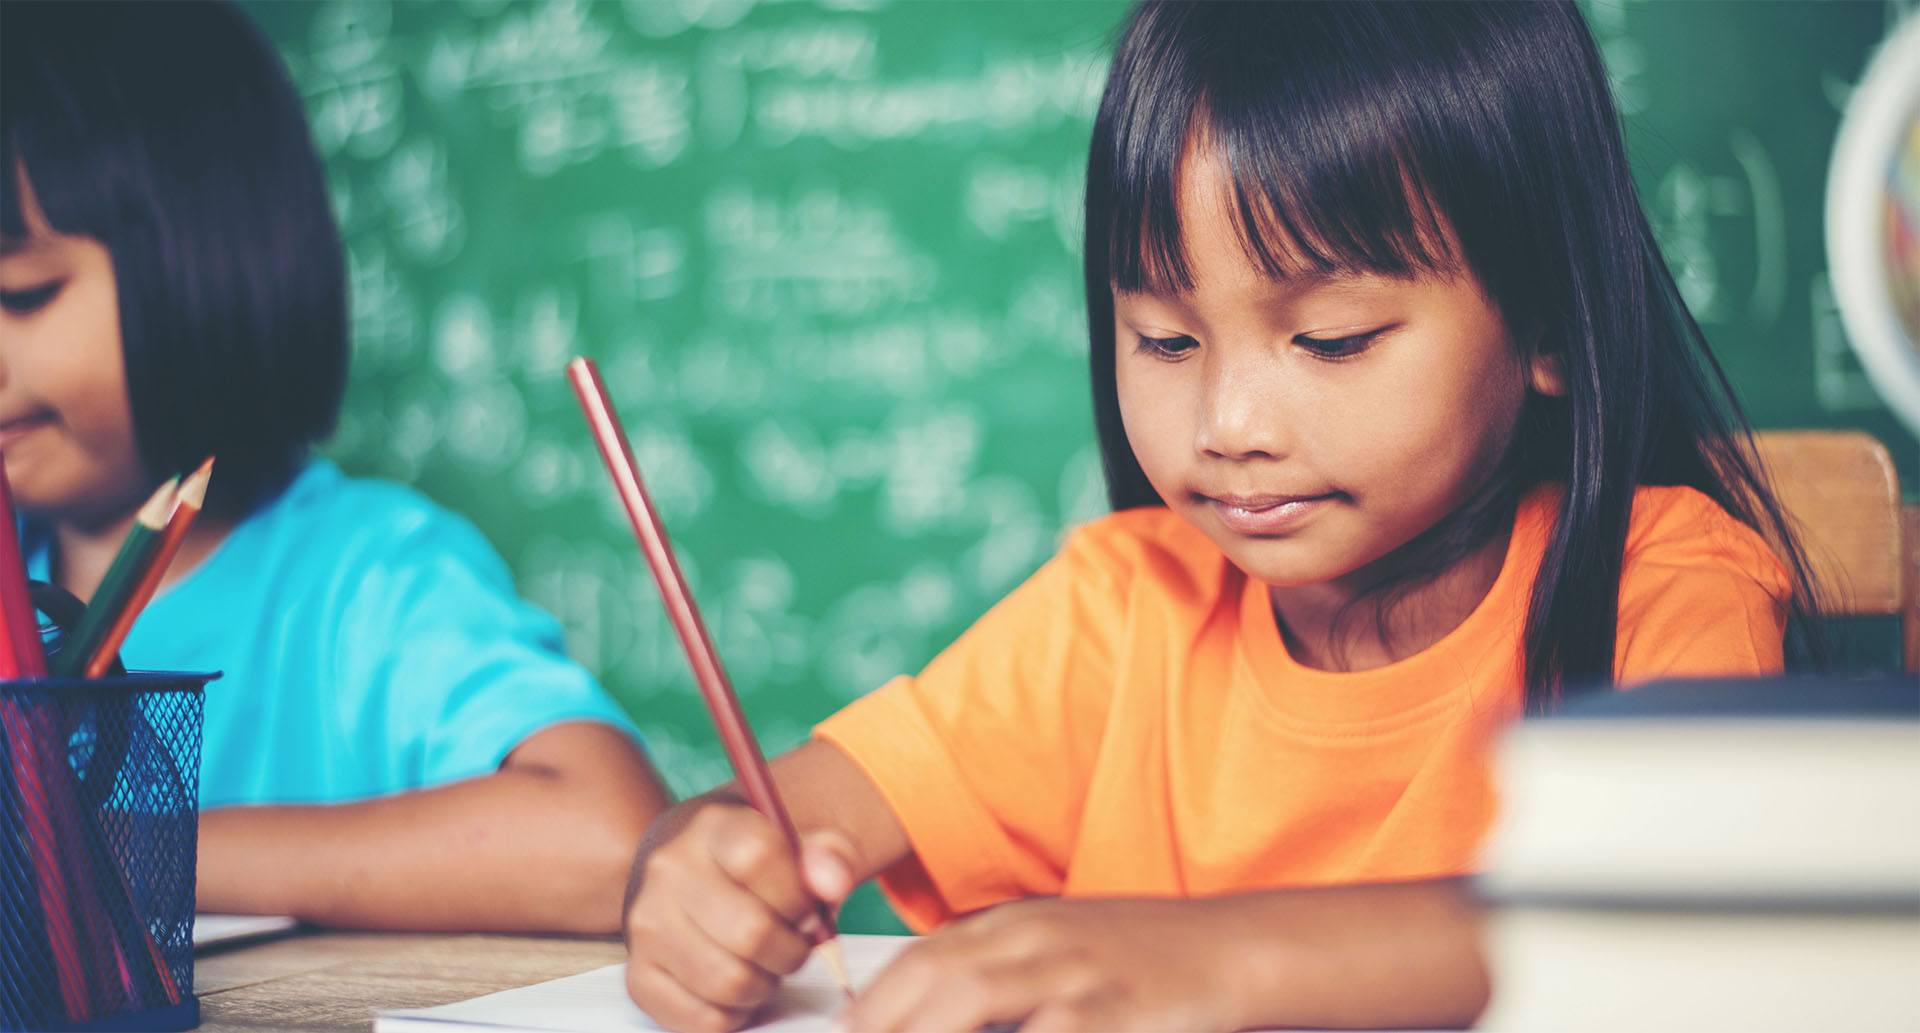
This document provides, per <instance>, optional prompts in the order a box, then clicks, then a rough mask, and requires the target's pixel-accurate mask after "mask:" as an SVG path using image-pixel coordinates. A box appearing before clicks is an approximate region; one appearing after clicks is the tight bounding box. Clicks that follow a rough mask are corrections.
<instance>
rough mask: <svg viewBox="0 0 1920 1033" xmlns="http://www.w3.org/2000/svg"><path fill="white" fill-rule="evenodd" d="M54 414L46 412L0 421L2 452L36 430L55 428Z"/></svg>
mask: <svg viewBox="0 0 1920 1033" xmlns="http://www.w3.org/2000/svg"><path fill="white" fill-rule="evenodd" d="M53 422H54V417H53V413H51V412H48V411H46V410H41V411H40V412H35V413H28V414H27V415H25V416H16V417H14V418H12V419H9V420H0V450H4V449H8V448H11V447H13V445H14V444H15V443H16V442H18V441H19V440H20V439H21V438H24V437H26V436H27V435H29V434H32V433H33V432H34V431H36V430H41V429H43V428H46V427H51V426H53Z"/></svg>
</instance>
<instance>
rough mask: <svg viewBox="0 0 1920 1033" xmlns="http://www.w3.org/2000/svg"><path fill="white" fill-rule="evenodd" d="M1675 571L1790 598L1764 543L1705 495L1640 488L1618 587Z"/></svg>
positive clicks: (1780, 568)
mask: <svg viewBox="0 0 1920 1033" xmlns="http://www.w3.org/2000/svg"><path fill="white" fill-rule="evenodd" d="M1679 570H1686V571H1692V572H1696V573H1702V574H1705V573H1713V574H1716V575H1718V576H1723V577H1732V578H1735V579H1739V580H1743V581H1751V582H1755V583H1757V584H1759V585H1760V586H1761V587H1763V588H1764V589H1766V590H1767V593H1768V594H1770V595H1773V596H1774V597H1776V598H1780V599H1785V598H1787V597H1788V596H1790V595H1791V594H1792V584H1793V582H1792V579H1791V578H1790V577H1789V576H1788V574H1787V568H1786V566H1785V564H1783V563H1781V561H1780V558H1779V556H1778V555H1777V554H1775V552H1774V551H1773V549H1772V548H1770V547H1769V546H1768V544H1767V541H1766V539H1765V538H1764V537H1762V536H1761V534H1760V532H1758V531H1756V530H1754V529H1753V528H1751V527H1749V526H1747V525H1746V524H1745V523H1742V522H1741V521H1740V520H1739V518H1737V517H1735V516H1734V515H1733V514H1731V513H1729V512H1727V511H1726V510H1725V509H1723V508H1721V506H1720V504H1719V503H1718V502H1715V501H1714V500H1713V499H1712V498H1710V497H1708V496H1707V495H1706V493H1704V492H1702V491H1700V490H1699V489H1697V488H1691V487H1687V486H1684V485H1645V486H1642V487H1640V488H1639V489H1637V490H1636V491H1635V492H1634V495H1633V515H1632V517H1631V519H1630V520H1629V522H1628V525H1627V542H1626V551H1625V554H1624V556H1623V557H1622V566H1621V578H1622V582H1623V585H1624V583H1625V582H1627V581H1629V580H1632V579H1633V578H1634V577H1635V576H1636V575H1639V576H1640V577H1643V578H1644V577H1647V576H1649V575H1653V574H1656V573H1659V574H1662V575H1665V574H1671V573H1673V572H1675V571H1679Z"/></svg>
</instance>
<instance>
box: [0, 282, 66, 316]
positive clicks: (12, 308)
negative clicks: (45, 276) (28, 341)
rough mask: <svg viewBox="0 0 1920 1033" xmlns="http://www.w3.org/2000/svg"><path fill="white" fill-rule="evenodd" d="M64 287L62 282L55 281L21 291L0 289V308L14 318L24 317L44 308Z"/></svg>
mask: <svg viewBox="0 0 1920 1033" xmlns="http://www.w3.org/2000/svg"><path fill="white" fill-rule="evenodd" d="M64 286H66V284H65V283H64V282H62V281H59V280H55V281H54V282H52V283H43V284H41V285H40V286H38V287H28V288H25V289H23V290H7V289H4V288H0V308H4V309H6V310H7V311H8V312H11V313H13V314H14V315H16V316H24V315H26V314H28V313H30V312H35V311H38V310H40V309H42V308H45V307H46V305H47V303H48V302H50V301H52V300H53V299H54V296H55V295H57V294H59V293H60V288H62V287H64Z"/></svg>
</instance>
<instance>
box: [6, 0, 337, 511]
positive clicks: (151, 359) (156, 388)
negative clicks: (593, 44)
mask: <svg viewBox="0 0 1920 1033" xmlns="http://www.w3.org/2000/svg"><path fill="white" fill-rule="evenodd" d="M23 175H24V176H25V177H26V185H28V186H30V187H31V188H32V191H33V196H34V199H35V200H36V201H38V203H39V206H40V209H41V211H42V212H44V213H45V215H46V219H47V222H48V223H49V224H50V225H51V226H52V227H53V229H54V230H55V231H56V232H59V233H63V234H68V235H73V236H84V237H91V238H93V239H95V240H98V241H100V242H101V244H103V245H104V246H105V247H106V249H107V251H108V253H109V254H110V255H111V256H112V259H113V272H114V279H115V286H116V289H117V291H118V296H119V304H120V332H121V342H122V343H121V346H122V350H123V352H124V354H125V358H126V366H127V393H128V402H129V404H130V405H131V407H132V411H133V426H134V437H135V439H136V441H137V443H138V446H139V451H140V458H141V462H142V463H143V465H145V467H146V468H147V472H148V473H149V474H150V475H152V476H153V477H155V478H159V477H164V476H166V475H168V474H171V473H175V472H178V471H181V470H185V469H190V468H192V467H193V466H194V465H196V464H198V463H199V462H200V460H201V459H203V458H205V457H206V456H209V455H213V456H217V457H218V460H219V463H218V467H217V469H216V471H215V476H214V479H213V490H212V493H211V494H210V495H209V498H208V505H209V508H210V509H213V510H216V511H227V512H229V513H232V514H234V515H238V514H239V513H241V512H244V511H245V510H246V509H247V508H249V507H250V506H252V505H253V504H255V503H257V502H258V501H260V500H261V499H263V498H265V497H267V496H269V495H271V494H272V493H273V492H274V491H276V490H277V489H278V488H280V487H281V486H282V485H284V484H285V483H286V482H287V481H288V479H290V478H291V477H292V475H293V474H294V473H295V472H296V471H297V470H298V468H299V465H300V463H301V462H302V460H303V459H304V458H305V456H306V455H307V452H308V450H309V448H310V447H311V445H312V444H313V443H315V442H317V441H319V440H321V439H323V438H325V437H326V436H327V435H328V434H330V433H331V432H332V430H333V427H334V423H335V421H336V420H337V419H338V416H339V410H340V402H341V396H342V395H343V393H344V392H345V389H346V377H347V353H348V347H347V300H346V299H347V295H346V262H345V257H344V251H343V247H342V245H341V241H340V234H339V230H338V229H337V227H336V226H335V224H334V222H333V215H332V211H331V209H330V208H329V205H328V200H327V190H326V181H325V177H324V175H323V173H322V171H321V167H320V161H319V158H318V157H317V156H316V155H315V153H314V148H313V143H312V141H311V139H310V138H309V136H308V133H307V122H306V116H305V113H304V111H303V109H302V107H301V104H300V98H299V96H298V95H297V94H296V93H295V92H294V89H293V86H292V84H291V83H290V82H289V81H288V79H287V74H286V71H285V69H283V68H282V67H281V65H280V62H279V59H278V57H277V56H276V55H275V54H274V52H273V49H272V48H271V47H270V46H269V45H268V44H267V43H266V41H265V40H264V39H263V38H262V37H261V35H260V34H259V32H258V31H257V30H256V29H255V28H254V26H253V25H252V24H251V23H249V22H248V20H247V18H246V16H245V15H244V14H243V13H241V11H240V10H238V9H237V8H236V7H234V6H233V5H232V4H230V3H225V2H204V0H201V2H191V3H0V233H4V234H5V235H7V236H12V237H20V236H25V235H26V234H27V221H26V214H25V211H24V208H23V200H24V197H23V192H22V189H21V188H22V183H21V177H22V176H23Z"/></svg>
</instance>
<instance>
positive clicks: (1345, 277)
mask: <svg viewBox="0 0 1920 1033" xmlns="http://www.w3.org/2000/svg"><path fill="white" fill-rule="evenodd" d="M1394 282H1396V281H1395V280H1394V278H1393V277H1389V276H1382V275H1380V274H1378V273H1368V272H1353V271H1338V270H1337V271H1334V272H1326V273H1321V272H1312V273H1298V274H1296V275H1293V276H1287V277H1281V278H1277V279H1276V278H1271V277H1269V278H1267V283H1268V285H1269V287H1270V289H1271V291H1272V292H1273V293H1274V294H1276V295H1285V296H1288V297H1295V296H1298V295H1301V294H1309V293H1313V292H1315V291H1324V292H1327V293H1330V294H1359V293H1362V292H1365V291H1367V290H1369V289H1370V288H1374V287H1377V286H1381V285H1385V284H1390V283H1394ZM1113 292H1114V293H1115V294H1117V295H1119V296H1121V297H1126V298H1157V299H1161V300H1168V301H1177V300H1179V299H1181V298H1184V297H1186V296H1187V295H1189V294H1192V293H1193V292H1192V291H1191V290H1179V291H1171V292H1167V291H1158V290H1154V289H1153V288H1152V287H1150V286H1146V285H1142V286H1139V287H1135V288H1132V289H1128V288H1125V287H1121V286H1120V285H1118V284H1115V285H1114V287H1113Z"/></svg>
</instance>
